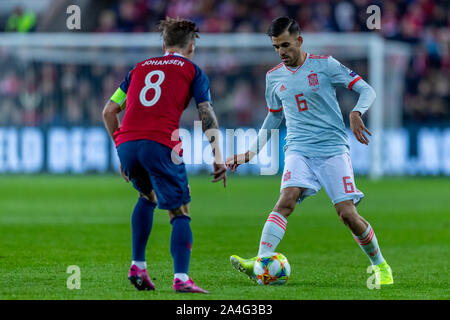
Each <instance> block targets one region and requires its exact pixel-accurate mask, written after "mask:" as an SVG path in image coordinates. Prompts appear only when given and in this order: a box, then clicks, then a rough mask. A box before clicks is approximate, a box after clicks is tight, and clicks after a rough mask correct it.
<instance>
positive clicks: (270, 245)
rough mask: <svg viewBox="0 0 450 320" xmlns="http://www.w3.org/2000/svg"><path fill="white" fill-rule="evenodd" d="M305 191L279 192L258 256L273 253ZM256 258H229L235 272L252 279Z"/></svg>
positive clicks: (301, 189)
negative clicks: (237, 271)
mask: <svg viewBox="0 0 450 320" xmlns="http://www.w3.org/2000/svg"><path fill="white" fill-rule="evenodd" d="M304 191H305V189H303V188H299V187H287V188H284V189H283V190H282V191H281V194H280V197H279V199H278V201H277V203H276V204H275V206H274V208H273V211H272V212H271V213H270V214H269V217H268V218H267V221H266V223H265V224H264V228H263V231H262V234H261V240H260V242H259V251H258V256H261V255H265V254H271V253H272V252H275V250H276V247H277V246H278V244H279V243H280V241H281V239H283V236H284V233H285V231H286V225H287V217H289V215H290V214H291V213H292V212H293V211H294V209H295V206H296V204H297V201H298V199H300V197H301V195H302V194H303V192H304ZM256 258H257V257H253V258H250V259H243V258H241V257H239V256H237V255H232V256H231V257H230V262H231V264H232V265H233V267H235V268H236V269H237V270H239V271H240V272H242V273H245V274H246V275H247V276H249V277H250V279H253V264H254V262H255V260H256Z"/></svg>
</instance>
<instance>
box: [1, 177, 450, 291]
mask: <svg viewBox="0 0 450 320" xmlns="http://www.w3.org/2000/svg"><path fill="white" fill-rule="evenodd" d="M209 180H210V177H190V184H191V190H192V204H191V216H192V222H191V225H192V229H193V234H194V244H193V251H192V259H191V264H190V276H191V277H192V278H193V279H194V280H195V282H196V283H197V284H198V285H200V286H201V287H203V288H205V289H207V290H210V292H211V294H209V295H186V294H176V293H174V292H173V290H172V278H173V275H172V259H171V256H170V232H171V227H170V224H169V219H168V216H167V214H166V213H165V211H162V210H158V209H157V210H156V211H155V219H154V225H153V230H152V233H151V236H150V243H149V247H148V249H147V260H148V263H149V269H150V275H151V277H152V278H154V279H155V280H154V282H155V285H156V291H155V292H138V291H136V290H135V289H134V287H132V286H131V285H130V284H129V283H128V280H127V271H128V268H129V262H130V254H131V225H130V216H131V212H132V210H133V207H134V204H135V202H136V200H137V194H136V192H135V191H134V190H133V189H132V187H131V185H129V184H126V183H124V182H123V181H122V180H121V178H120V177H119V176H47V175H42V176H3V177H2V182H3V183H2V184H1V186H0V201H1V202H0V203H1V209H0V239H1V240H0V270H1V273H0V299H133V300H136V299H164V300H178V299H183V300H185V299H192V300H195V299H214V300H220V299H238V300H241V299H243V300H247V299H249V300H260V299H290V300H293V299H294V300H299V299H449V298H450V294H449V291H448V288H449V278H448V274H449V270H448V265H449V257H448V249H449V243H450V231H449V230H450V219H449V218H450V208H449V205H448V201H447V198H448V194H450V187H449V184H448V179H445V178H418V179H417V178H404V179H393V178H391V179H385V180H382V181H379V182H371V181H369V180H367V179H364V178H357V181H356V182H357V185H358V188H359V189H360V190H362V191H363V192H364V193H365V195H366V197H365V199H364V201H363V202H362V203H361V204H360V206H359V207H358V210H359V212H360V214H361V215H362V216H363V217H364V218H366V219H367V220H368V221H369V222H370V223H371V225H372V226H373V228H374V231H375V233H376V235H377V237H378V240H379V243H380V246H381V250H382V253H383V255H384V257H385V258H386V260H387V261H388V263H389V264H390V265H391V267H392V269H393V273H394V281H395V284H394V285H393V286H389V287H382V289H381V290H369V289H367V287H366V281H367V278H368V277H369V276H370V275H369V274H367V273H366V268H367V266H368V265H369V260H368V259H367V257H366V256H365V255H364V253H363V252H362V251H361V249H360V248H359V247H358V246H357V244H356V242H355V241H354V240H353V239H352V236H351V234H350V231H349V230H347V229H346V227H345V226H344V225H343V224H342V223H341V222H340V221H339V219H338V217H337V214H336V213H335V210H334V208H333V206H332V204H331V202H330V200H329V199H328V197H327V196H326V194H325V192H324V191H321V192H320V193H319V194H318V195H317V196H315V197H313V198H308V199H307V200H306V201H305V202H304V203H303V204H302V205H301V206H298V207H297V208H296V210H295V212H294V213H293V214H292V216H291V217H290V218H289V222H288V226H287V231H286V234H285V237H284V239H283V241H282V242H281V244H280V245H279V247H278V249H277V251H279V252H282V253H283V254H285V255H286V256H287V257H288V259H289V262H290V264H291V267H292V274H291V278H290V279H289V281H288V284H287V285H286V286H277V287H270V286H269V287H263V286H257V285H254V284H253V283H251V282H250V281H248V279H247V278H246V277H245V276H243V275H242V274H239V273H238V272H236V271H235V270H234V269H233V268H232V267H231V265H230V263H229V256H230V255H231V254H239V255H241V256H244V257H250V256H254V255H255V254H256V252H257V249H258V242H259V237H260V233H261V230H262V227H263V225H264V223H265V221H266V219H267V216H268V214H269V213H270V211H271V209H272V208H273V205H274V204H275V202H276V200H277V198H278V193H279V183H280V178H279V177H239V176H237V175H230V176H229V181H228V185H227V188H226V189H224V188H223V185H221V184H211V183H210V182H209ZM69 265H78V266H79V267H80V269H81V289H80V290H69V289H67V287H66V281H67V278H68V277H69V274H67V273H66V269H67V267H68V266H69Z"/></svg>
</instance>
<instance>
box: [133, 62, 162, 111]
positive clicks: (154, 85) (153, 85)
mask: <svg viewBox="0 0 450 320" xmlns="http://www.w3.org/2000/svg"><path fill="white" fill-rule="evenodd" d="M154 75H156V76H158V79H157V80H156V81H155V82H152V77H153V76H154ZM164 78H165V74H164V72H162V71H161V70H154V71H152V72H149V73H148V74H147V76H146V77H145V87H143V88H142V90H141V92H140V94H139V100H140V101H141V103H142V105H143V106H144V107H151V106H153V105H154V104H155V103H157V102H158V100H159V98H160V97H161V83H163V81H164ZM150 89H153V90H155V95H154V97H153V99H152V100H147V98H146V95H147V92H148V90H150Z"/></svg>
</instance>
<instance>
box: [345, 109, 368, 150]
mask: <svg viewBox="0 0 450 320" xmlns="http://www.w3.org/2000/svg"><path fill="white" fill-rule="evenodd" d="M350 129H351V130H352V132H353V134H354V135H355V138H356V140H358V141H359V142H361V143H362V144H365V145H368V144H369V139H368V138H367V136H366V135H365V133H367V134H368V135H369V136H372V134H371V133H370V131H369V130H368V129H367V128H366V126H365V125H364V122H363V121H362V119H361V113H359V111H352V112H350Z"/></svg>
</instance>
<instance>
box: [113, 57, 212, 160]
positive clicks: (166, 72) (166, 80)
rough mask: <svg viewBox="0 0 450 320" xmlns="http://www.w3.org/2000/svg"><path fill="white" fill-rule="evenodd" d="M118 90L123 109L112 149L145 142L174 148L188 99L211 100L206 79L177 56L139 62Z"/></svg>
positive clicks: (178, 140)
mask: <svg viewBox="0 0 450 320" xmlns="http://www.w3.org/2000/svg"><path fill="white" fill-rule="evenodd" d="M120 89H121V90H122V91H123V92H124V93H125V94H126V106H125V116H124V118H123V121H122V125H121V127H120V128H119V129H118V130H117V131H116V132H115V133H114V140H115V143H116V147H118V146H119V145H120V144H121V143H124V142H127V141H132V140H141V139H145V140H152V141H155V142H158V143H161V144H163V145H166V146H168V147H170V148H174V147H175V146H176V145H177V144H179V142H180V138H179V135H178V129H179V126H180V118H181V114H182V113H183V111H184V109H186V108H187V106H188V104H189V102H190V100H191V98H192V97H194V99H195V101H196V103H197V104H199V103H202V102H205V101H211V95H210V89H209V80H208V77H207V76H206V75H205V73H204V72H203V71H202V70H201V69H200V68H199V67H198V66H197V65H196V64H194V63H193V62H191V61H190V60H189V59H186V58H184V57H182V56H181V55H177V54H166V55H165V56H163V57H156V58H150V59H147V60H145V61H142V62H139V63H138V64H137V65H136V66H135V67H134V68H133V69H132V70H131V71H130V72H129V73H128V75H127V77H126V78H125V80H124V81H123V82H122V84H121V85H120ZM177 151H178V152H180V150H177Z"/></svg>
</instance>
